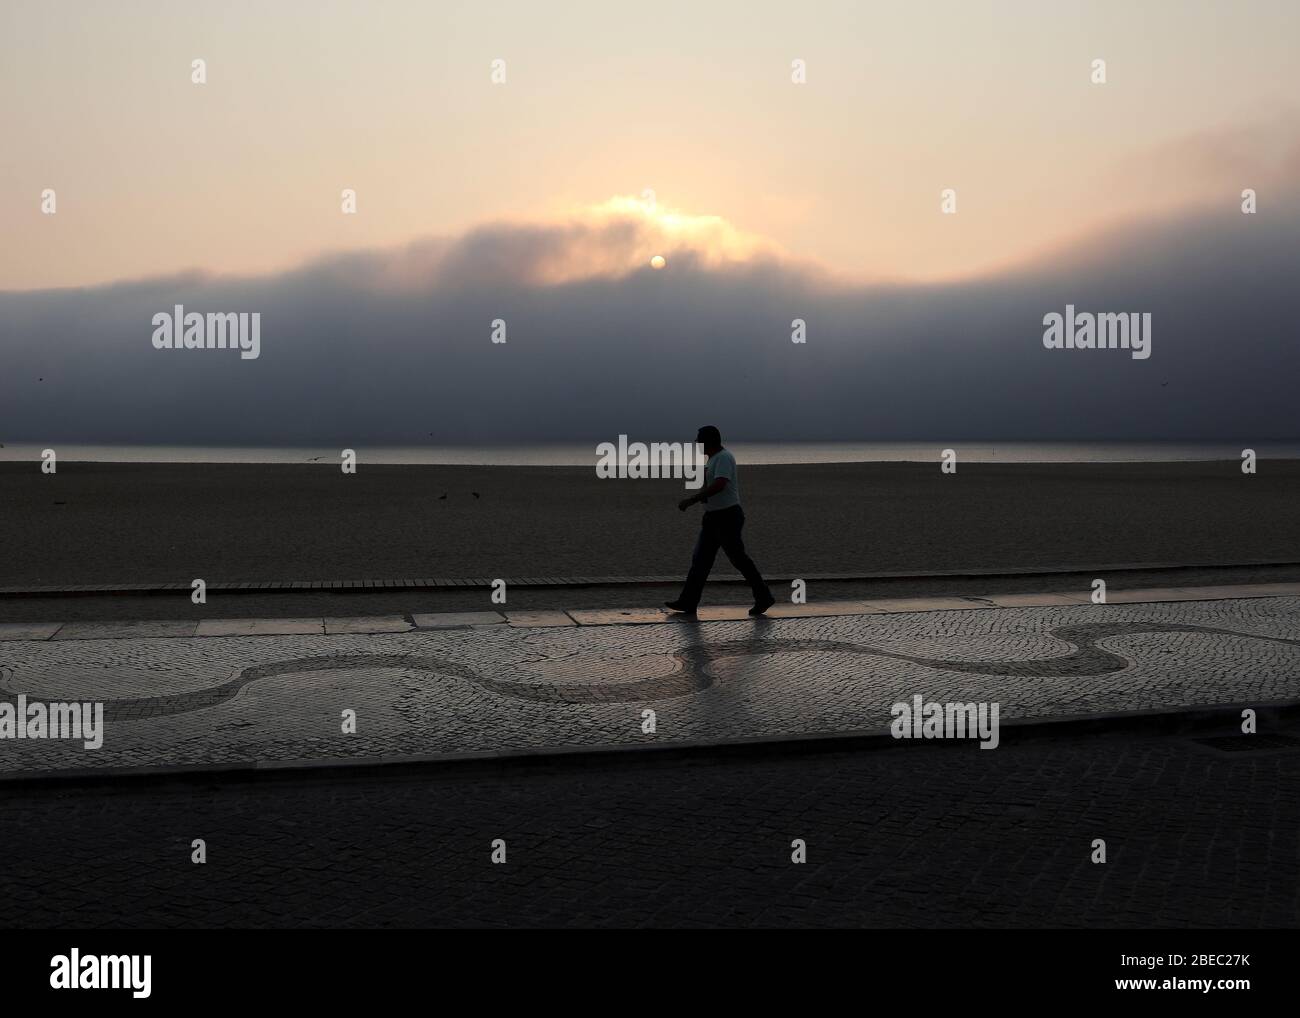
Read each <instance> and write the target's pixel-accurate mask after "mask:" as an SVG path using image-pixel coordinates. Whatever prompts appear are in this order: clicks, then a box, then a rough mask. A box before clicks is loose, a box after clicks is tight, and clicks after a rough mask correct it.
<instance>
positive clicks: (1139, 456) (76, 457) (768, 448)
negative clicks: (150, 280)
mask: <svg viewBox="0 0 1300 1018" xmlns="http://www.w3.org/2000/svg"><path fill="white" fill-rule="evenodd" d="M727 445H728V448H730V449H731V450H732V451H733V452H734V453H735V454H736V457H737V459H739V460H740V461H741V462H742V463H750V464H765V463H767V464H781V463H904V462H917V463H929V462H936V461H938V460H939V458H940V457H941V455H942V453H943V450H944V449H954V450H955V451H956V453H957V458H958V461H959V462H964V463H1163V462H1180V461H1192V460H1240V459H1241V458H1242V454H1243V450H1244V449H1245V448H1247V446H1244V445H1242V444H1226V443H1208V442H1204V443H1196V442H1087V443H1084V442H996V443H982V444H981V443H967V442H958V443H947V444H945V443H942V442H729V443H727ZM46 448H50V446H45V445H39V444H30V443H5V444H4V445H2V446H0V462H4V461H8V462H24V461H27V462H30V461H35V462H39V461H40V460H41V457H42V453H43V452H44V450H45V449H46ZM53 448H54V449H55V451H56V453H57V454H58V459H59V461H61V462H65V463H66V462H94V463H335V462H338V460H339V456H340V454H341V447H329V448H325V447H319V446H317V447H305V446H304V447H300V446H265V447H250V446H218V445H192V446H191V445H87V444H75V443H74V444H67V445H64V444H60V443H55V444H54V445H53ZM353 448H354V449H355V450H356V453H357V458H358V460H359V461H361V462H365V463H388V464H428V465H440V464H441V465H451V464H456V465H464V466H531V467H561V466H586V467H589V466H592V465H593V464H594V463H595V462H596V460H597V458H598V456H597V452H596V443H587V442H568V443H549V444H538V445H418V446H416V445H411V446H399V445H394V446H354V447H353ZM1249 448H1252V449H1254V450H1255V454H1256V456H1257V458H1259V459H1300V442H1263V443H1258V444H1255V445H1251V446H1249Z"/></svg>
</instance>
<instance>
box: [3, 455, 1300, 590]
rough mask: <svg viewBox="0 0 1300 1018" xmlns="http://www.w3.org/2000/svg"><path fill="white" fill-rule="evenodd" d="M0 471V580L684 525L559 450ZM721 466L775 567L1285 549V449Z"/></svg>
mask: <svg viewBox="0 0 1300 1018" xmlns="http://www.w3.org/2000/svg"><path fill="white" fill-rule="evenodd" d="M0 480H2V481H3V484H2V485H0V491H2V495H0V499H2V503H0V504H2V505H3V519H4V530H5V542H4V543H5V554H4V556H3V562H2V563H0V585H4V586H17V585H23V584H30V585H38V584H40V585H46V584H90V583H114V582H154V581H156V582H178V581H182V580H184V581H186V582H188V580H189V579H191V578H193V577H204V578H207V579H209V580H212V579H223V580H227V579H268V580H269V579H286V580H289V579H338V578H349V579H350V578H414V577H424V576H454V577H483V576H487V577H492V576H539V577H540V576H593V575H615V576H638V575H653V574H673V573H677V572H680V571H682V570H683V569H684V568H685V566H686V564H687V561H688V559H689V555H690V550H691V545H692V542H693V540H694V536H695V531H696V528H697V525H698V519H697V518H698V510H693V511H690V512H687V513H681V512H679V511H678V510H677V508H676V501H677V500H678V499H679V498H680V497H681V495H682V493H683V490H684V489H683V487H682V484H681V482H679V481H666V480H601V479H598V478H597V477H595V476H594V472H593V471H592V470H591V469H588V468H579V467H573V468H565V467H468V466H368V465H365V464H362V465H361V467H360V469H359V470H358V472H357V473H356V474H355V475H344V474H343V473H342V472H341V471H340V470H339V469H338V468H337V467H336V466H334V465H329V466H325V465H301V466H297V465H292V466H284V465H267V464H257V465H248V464H240V465H235V464H220V465H214V464H150V465H142V464H104V463H60V464H59V470H58V473H57V474H54V475H43V474H41V473H40V470H39V466H38V465H37V464H26V463H5V464H0ZM741 484H742V492H743V496H744V504H745V507H746V512H747V515H748V524H747V527H746V538H747V542H748V544H749V547H750V551H751V554H752V555H753V556H754V558H755V559H756V561H757V562H758V563H759V565H760V567H762V568H763V569H764V570H766V571H768V572H771V573H774V574H776V573H788V574H791V575H799V574H800V573H809V574H815V573H858V572H861V573H870V572H879V571H910V570H915V571H933V570H960V569H963V568H1014V567H1020V566H1025V567H1034V566H1038V567H1043V566H1058V565H1064V566H1079V565H1090V564H1114V563H1165V562H1180V563H1196V564H1218V563H1222V564H1232V563H1240V562H1251V561H1264V560H1287V561H1289V560H1292V559H1296V558H1300V498H1298V496H1300V462H1295V461H1287V462H1264V463H1261V465H1260V472H1259V473H1258V474H1257V475H1255V476H1245V475H1243V474H1242V473H1241V471H1240V468H1239V466H1238V464H1237V463H1235V462H1215V463H1164V464H1128V463H1126V464H1019V465H1012V464H971V465H963V466H961V467H960V468H959V472H958V473H957V474H955V475H944V474H942V473H941V472H940V471H939V469H938V467H937V465H932V464H914V463H876V464H862V463H858V464H825V465H807V466H784V465H783V466H744V465H743V464H742V467H741ZM475 493H477V494H475ZM719 569H720V571H721V572H728V571H729V567H728V566H726V565H725V564H723V563H722V562H721V559H720V563H719Z"/></svg>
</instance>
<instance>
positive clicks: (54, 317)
mask: <svg viewBox="0 0 1300 1018" xmlns="http://www.w3.org/2000/svg"><path fill="white" fill-rule="evenodd" d="M1297 227H1300V206H1298V205H1297V204H1296V203H1294V202H1289V203H1288V204H1287V206H1286V208H1284V209H1283V208H1279V207H1277V206H1276V205H1274V206H1273V207H1268V206H1267V205H1264V206H1262V207H1261V211H1260V212H1259V213H1258V214H1256V215H1242V214H1241V213H1240V212H1239V211H1238V210H1237V206H1236V202H1235V200H1234V199H1233V198H1232V196H1230V195H1229V196H1227V197H1226V198H1225V203H1224V209H1223V211H1222V212H1221V213H1214V214H1187V215H1184V216H1182V217H1179V218H1177V219H1171V220H1167V221H1163V222H1155V223H1143V224H1131V225H1129V226H1127V227H1125V228H1123V229H1121V230H1118V231H1115V232H1113V233H1110V234H1107V235H1105V236H1099V237H1094V238H1092V239H1090V240H1089V242H1088V243H1087V245H1086V246H1084V247H1081V248H1079V249H1077V250H1065V251H1058V252H1056V253H1054V254H1053V255H1052V256H1051V257H1050V258H1045V259H1044V260H1043V261H1042V262H1041V263H1039V264H1031V265H1028V266H1024V267H1022V268H1021V269H1020V270H1016V271H1010V272H1008V273H1005V274H1002V275H999V276H995V277H990V278H985V279H982V280H979V281H976V282H970V283H963V284H960V285H934V286H913V285H899V286H872V287H847V286H843V285H839V284H836V283H833V282H830V281H828V280H827V279H825V278H824V277H822V276H820V275H819V274H817V273H816V272H813V271H810V270H808V269H806V268H803V267H800V266H797V265H791V264H788V263H784V262H781V261H777V260H770V259H768V260H762V261H757V262H749V263H744V264H738V265H732V266H730V267H716V266H715V267H708V266H706V265H705V264H704V263H703V262H702V261H701V260H699V259H697V258H696V257H695V256H694V255H693V254H692V253H691V252H690V251H689V250H678V251H671V250H670V251H667V252H665V253H666V254H667V255H668V258H669V267H668V269H666V270H664V271H662V272H655V271H652V270H651V269H649V268H648V267H647V268H645V269H643V270H638V271H635V272H633V273H631V274H630V275H626V276H623V277H621V278H609V277H603V278H602V277H596V278H587V279H583V280H580V281H577V282H568V283H563V284H558V285H545V284H540V283H528V282H520V281H519V280H520V279H529V278H532V277H533V276H534V275H535V273H536V272H537V271H539V270H544V269H545V268H546V267H547V266H550V265H555V264H567V263H571V262H573V261H575V260H577V261H579V262H580V261H582V259H583V258H584V257H585V256H586V254H587V253H588V252H589V251H593V250H598V251H600V252H601V256H602V257H605V258H608V257H610V256H611V254H612V255H613V256H614V257H616V256H617V252H618V251H619V250H621V245H626V246H627V247H628V248H629V249H630V247H631V246H632V242H633V241H634V240H635V238H634V237H633V236H632V234H634V233H635V229H636V228H635V227H629V226H628V225H627V224H619V223H615V224H606V225H605V226H604V227H602V228H599V229H590V228H564V227H556V228H553V229H552V228H538V227H527V228H523V227H508V226H498V227H490V228H485V229H483V230H479V231H476V232H474V233H471V234H470V235H468V236H466V237H464V238H461V239H460V240H457V241H454V242H446V243H444V242H438V243H434V242H430V243H426V244H420V245H415V246H413V247H411V248H409V249H407V250H405V251H400V252H384V253H362V254H356V255H349V256H346V257H342V258H334V259H330V260H326V261H322V262H320V263H318V264H315V265H312V266H308V267H306V268H304V269H301V270H298V271H295V272H290V273H286V274H282V275H278V276H273V277H266V278H262V279H221V278H203V277H198V276H187V277H178V278H172V279H157V280H150V281H145V282H137V283H126V284H119V285H114V286H108V287H99V288H94V289H84V290H48V291H39V292H30V293H13V292H10V293H0V352H2V354H3V372H2V373H0V440H3V441H14V442H17V441H30V442H47V441H48V442H56V441H65V442H105V443H111V442H143V443H160V444H161V443H166V444H171V443H190V442H195V443H199V442H201V443H213V444H218V443H219V444H257V445H263V444H265V445H281V444H311V445H333V444H339V445H366V444H380V443H395V444H420V443H439V444H441V443H454V442H466V441H484V442H528V441H534V440H564V439H578V440H584V441H586V440H590V441H592V442H593V443H595V442H598V441H604V440H607V439H611V438H612V437H614V436H617V435H618V434H620V433H626V434H629V435H631V436H633V437H634V438H643V439H654V440H669V439H674V438H689V437H691V436H692V435H693V434H694V429H695V427H696V425H697V424H699V423H701V422H705V421H710V422H716V423H718V424H720V425H722V426H723V428H724V433H726V434H729V435H732V436H734V437H736V438H743V439H748V440H754V441H758V440H781V439H791V440H893V439H903V440H906V439H915V440H935V441H953V442H959V441H977V440H990V439H998V440H1026V441H1034V440H1090V439H1109V440H1129V439H1131V440H1159V439H1211V440H1219V441H1234V442H1235V441H1238V440H1240V441H1242V442H1243V443H1250V442H1261V441H1265V440H1268V439H1293V438H1296V437H1298V436H1300V427H1298V426H1297V420H1298V417H1297V412H1296V409H1297V406H1298V405H1300V401H1298V400H1297V397H1296V380H1297V377H1298V374H1297V368H1300V352H1298V350H1297V333H1298V331H1300V330H1297V328H1296V314H1297V306H1296V300H1295V294H1296V292H1297V289H1298V288H1300V245H1298V244H1297V240H1298V238H1300V230H1298V229H1297ZM177 303H180V304H184V305H185V307H186V309H187V310H191V311H201V312H208V311H214V312H215V311H250V312H251V311H260V312H261V313H262V333H261V356H260V357H259V358H258V359H257V360H241V359H240V358H239V356H238V354H237V353H234V352H231V351H219V350H210V351H168V350H162V351H159V350H155V349H154V348H153V346H152V344H151V341H150V337H151V335H152V331H153V329H152V325H151V319H152V317H153V315H154V314H155V313H156V312H159V311H164V310H170V309H171V307H172V306H173V305H174V304H177ZM1067 303H1072V304H1074V305H1076V307H1077V308H1078V309H1079V310H1081V311H1093V312H1101V311H1116V312H1120V311H1139V312H1140V311H1149V312H1151V313H1152V316H1153V334H1152V341H1153V351H1152V356H1151V358H1150V359H1149V360H1134V359H1133V358H1131V357H1130V355H1129V353H1128V352H1127V351H1121V350H1107V351H1101V350H1072V351H1071V350H1046V349H1044V347H1043V344H1042V333H1043V325H1042V318H1043V315H1045V314H1047V313H1048V312H1051V311H1062V310H1063V309H1064V307H1065V305H1066V304H1067ZM495 318H502V319H505V320H506V322H507V326H508V342H507V343H506V344H505V345H494V344H493V343H492V342H490V323H491V321H492V320H493V319H495ZM793 318H803V319H805V320H806V321H807V323H808V341H807V344H806V345H796V344H793V343H791V341H790V322H791V319H793ZM38 378H43V379H44V380H43V381H39V382H38V381H37V379H38ZM431 435H432V437H430V436H431Z"/></svg>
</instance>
